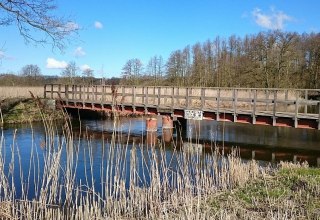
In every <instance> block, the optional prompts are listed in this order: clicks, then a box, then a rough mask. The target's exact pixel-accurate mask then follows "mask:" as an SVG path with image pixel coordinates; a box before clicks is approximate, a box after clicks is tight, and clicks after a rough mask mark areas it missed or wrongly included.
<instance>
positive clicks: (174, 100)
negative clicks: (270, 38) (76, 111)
mask: <svg viewBox="0 0 320 220" xmlns="http://www.w3.org/2000/svg"><path fill="white" fill-rule="evenodd" d="M44 97H46V98H52V99H62V100H64V101H66V102H79V103H92V104H99V103H100V104H102V105H103V104H114V105H120V106H121V105H124V106H127V105H130V106H132V107H133V108H135V107H157V108H159V109H182V110H190V109H194V110H201V111H208V112H215V113H216V114H217V116H218V117H219V115H220V113H232V114H233V115H235V116H236V115H238V114H250V115H251V116H252V118H253V124H255V122H254V120H255V118H256V117H257V116H264V115H267V116H271V117H273V118H277V117H289V118H292V119H293V120H294V122H295V124H297V121H298V120H299V119H312V120H316V121H317V122H318V124H320V123H319V121H320V90H318V89H261V88H211V87H208V88H198V87H189V88H185V87H149V86H147V87H142V86H106V85H99V86H82V85H60V84H48V85H45V86H44ZM217 119H219V118H217ZM319 126H320V125H319Z"/></svg>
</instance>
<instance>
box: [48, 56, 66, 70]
mask: <svg viewBox="0 0 320 220" xmlns="http://www.w3.org/2000/svg"><path fill="white" fill-rule="evenodd" d="M67 66H68V63H67V62H66V61H59V60H56V59H54V58H50V57H49V58H48V59H47V65H46V67H47V68H48V69H64V68H66V67H67Z"/></svg>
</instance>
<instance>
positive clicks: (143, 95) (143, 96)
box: [141, 86, 145, 105]
mask: <svg viewBox="0 0 320 220" xmlns="http://www.w3.org/2000/svg"><path fill="white" fill-rule="evenodd" d="M141 89H142V105H144V104H145V103H144V102H145V92H144V89H145V88H144V86H142V88H141Z"/></svg>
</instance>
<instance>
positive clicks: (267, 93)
mask: <svg viewBox="0 0 320 220" xmlns="http://www.w3.org/2000/svg"><path fill="white" fill-rule="evenodd" d="M266 100H267V109H266V110H267V111H269V90H268V89H267V90H266Z"/></svg>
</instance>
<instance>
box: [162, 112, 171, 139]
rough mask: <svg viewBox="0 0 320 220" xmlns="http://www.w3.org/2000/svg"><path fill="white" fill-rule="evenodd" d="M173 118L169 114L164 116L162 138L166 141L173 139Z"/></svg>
mask: <svg viewBox="0 0 320 220" xmlns="http://www.w3.org/2000/svg"><path fill="white" fill-rule="evenodd" d="M172 135H173V119H172V118H171V117H170V116H169V115H164V116H162V138H163V140H164V142H166V143H168V142H171V141H172Z"/></svg>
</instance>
